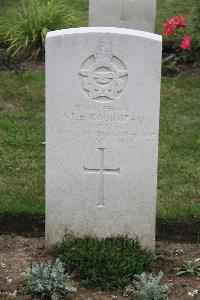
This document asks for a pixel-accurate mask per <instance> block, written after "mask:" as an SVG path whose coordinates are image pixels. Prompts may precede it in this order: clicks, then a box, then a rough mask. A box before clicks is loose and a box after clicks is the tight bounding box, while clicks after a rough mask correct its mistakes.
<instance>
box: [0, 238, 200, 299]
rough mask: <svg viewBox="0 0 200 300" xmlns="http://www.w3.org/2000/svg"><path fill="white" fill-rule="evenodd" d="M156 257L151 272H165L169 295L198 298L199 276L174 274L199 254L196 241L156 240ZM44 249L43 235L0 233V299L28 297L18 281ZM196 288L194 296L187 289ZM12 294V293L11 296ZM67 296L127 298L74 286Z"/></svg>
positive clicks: (40, 258) (43, 256)
mask: <svg viewBox="0 0 200 300" xmlns="http://www.w3.org/2000/svg"><path fill="white" fill-rule="evenodd" d="M156 255H157V259H156V261H155V263H154V266H153V271H154V272H159V271H160V270H162V271H163V272H164V273H165V278H164V281H170V282H172V283H173V288H172V290H171V294H170V299H171V300H175V299H181V300H189V299H200V278H198V277H195V276H182V277H177V276H176V275H175V271H174V268H176V267H178V266H180V265H181V264H182V263H183V262H184V261H185V260H193V259H196V258H199V257H200V245H199V244H190V243H178V242H169V241H158V242H157V246H156ZM51 259H52V257H51V256H50V255H48V253H47V252H46V250H45V241H44V238H43V237H37V238H36V237H32V238H31V237H24V236H18V235H14V234H10V235H1V236H0V299H6V300H7V299H13V298H14V299H21V300H25V299H31V298H30V297H27V296H20V295H19V286H20V285H19V283H20V279H21V278H22V277H23V275H24V272H25V270H26V269H27V268H28V267H29V266H30V264H32V263H36V262H38V261H44V260H51ZM193 290H199V294H198V295H196V296H195V297H196V298H195V297H191V296H189V295H188V292H191V291H193ZM12 295H14V296H12ZM70 299H78V300H80V299H84V300H92V299H97V300H98V299H101V300H108V299H118V300H122V299H129V298H128V297H125V296H124V295H123V294H119V293H105V292H102V291H100V290H89V289H84V288H82V287H79V288H78V293H77V294H76V295H74V296H72V297H70Z"/></svg>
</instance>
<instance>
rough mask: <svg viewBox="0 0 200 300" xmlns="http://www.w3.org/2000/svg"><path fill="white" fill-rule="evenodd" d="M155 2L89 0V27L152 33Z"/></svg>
mask: <svg viewBox="0 0 200 300" xmlns="http://www.w3.org/2000/svg"><path fill="white" fill-rule="evenodd" d="M155 17H156V0H90V2H89V26H108V27H123V28H130V29H137V30H143V31H148V32H154V26H155Z"/></svg>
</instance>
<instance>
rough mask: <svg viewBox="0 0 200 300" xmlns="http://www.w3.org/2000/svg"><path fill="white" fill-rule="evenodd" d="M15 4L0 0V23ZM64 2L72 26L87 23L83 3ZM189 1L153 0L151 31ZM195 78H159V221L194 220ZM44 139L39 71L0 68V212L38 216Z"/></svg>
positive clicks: (198, 110)
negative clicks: (74, 21) (70, 8)
mask: <svg viewBox="0 0 200 300" xmlns="http://www.w3.org/2000/svg"><path fill="white" fill-rule="evenodd" d="M41 1H42V0H41ZM20 2H21V1H19V0H0V7H1V8H2V9H1V12H0V23H1V17H2V16H3V17H5V16H6V15H7V13H8V12H9V11H11V10H13V11H16V10H18V9H19V3H20ZM66 3H68V4H70V5H71V6H73V7H74V9H75V11H76V15H77V18H78V20H77V24H76V25H77V26H87V19H88V1H87V0H73V1H72V0H71V1H69V0H66ZM195 5H196V6H197V5H199V0H190V1H185V2H183V1H182V0H159V1H158V13H157V22H156V31H157V32H161V31H162V23H163V21H165V20H166V19H167V18H170V17H172V16H174V15H177V14H178V15H184V16H185V17H186V20H190V17H191V11H192V9H193V7H194V6H195ZM0 32H1V29H0ZM199 82H200V77H198V76H196V77H195V76H192V77H190V76H189V75H179V76H177V77H174V78H172V77H171V78H167V77H164V78H163V80H162V97H161V122H160V148H159V170H158V210H157V216H158V219H159V220H163V221H171V220H173V221H176V222H179V221H184V222H192V221H197V220H200V187H199V185H200V164H199V156H200V154H199V146H200V140H199V135H200V134H199V132H200V125H199V115H200V84H199ZM44 139H45V137H44V72H43V71H41V70H32V71H31V70H29V71H26V72H23V73H21V74H13V73H12V72H9V71H5V70H0V214H2V215H3V214H7V215H23V214H25V215H36V216H39V215H44V148H45V145H44ZM133 200H134V199H133Z"/></svg>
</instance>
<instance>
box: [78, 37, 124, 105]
mask: <svg viewBox="0 0 200 300" xmlns="http://www.w3.org/2000/svg"><path fill="white" fill-rule="evenodd" d="M79 77H80V81H81V87H82V89H83V90H84V91H85V92H86V94H87V95H88V96H89V97H90V99H91V100H94V101H96V102H109V101H113V100H116V99H117V98H118V97H119V96H120V95H121V93H122V91H123V90H124V88H125V86H126V84H127V81H128V71H127V68H126V66H125V64H124V63H123V62H122V61H121V60H120V59H119V58H118V57H116V56H114V55H113V53H112V47H111V45H110V44H109V43H106V42H105V41H103V40H100V41H99V45H98V47H97V48H96V50H95V52H94V55H92V56H90V57H88V58H87V59H86V60H85V61H84V62H83V64H82V66H81V69H80V71H79Z"/></svg>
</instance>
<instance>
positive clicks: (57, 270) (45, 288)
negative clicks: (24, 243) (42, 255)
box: [23, 259, 76, 300]
mask: <svg viewBox="0 0 200 300" xmlns="http://www.w3.org/2000/svg"><path fill="white" fill-rule="evenodd" d="M67 277H68V275H67V274H65V273H64V268H63V266H62V263H61V261H59V259H56V261H55V262H52V264H51V265H49V264H48V263H47V262H44V263H39V264H37V265H35V266H31V267H30V268H29V269H28V270H27V274H26V277H25V279H24V281H23V287H24V291H25V292H26V293H29V294H32V295H35V296H39V297H41V299H51V300H58V299H63V297H62V296H65V295H67V294H69V293H73V292H76V288H74V287H73V286H72V285H71V284H69V283H68V282H67V281H66V279H67Z"/></svg>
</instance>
